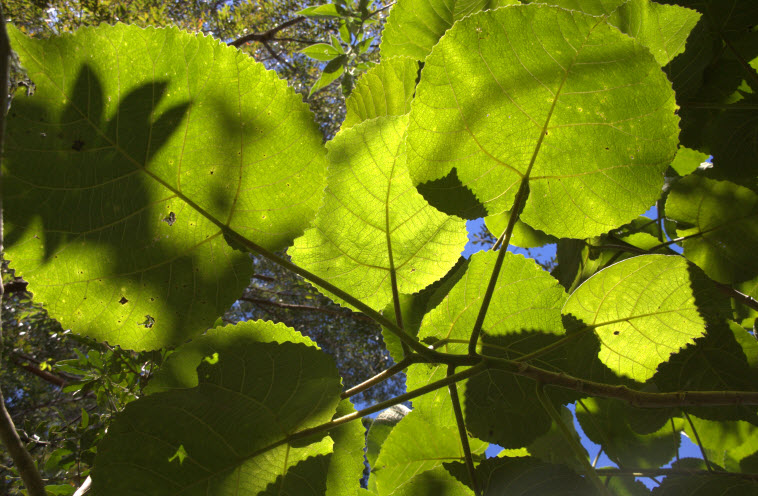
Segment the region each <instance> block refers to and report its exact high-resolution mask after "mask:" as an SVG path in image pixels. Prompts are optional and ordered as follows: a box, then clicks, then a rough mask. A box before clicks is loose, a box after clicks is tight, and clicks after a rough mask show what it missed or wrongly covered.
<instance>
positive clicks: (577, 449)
mask: <svg viewBox="0 0 758 496" xmlns="http://www.w3.org/2000/svg"><path fill="white" fill-rule="evenodd" d="M536 394H537V399H539V400H540V403H542V408H544V409H545V411H546V412H547V414H548V415H550V418H551V419H553V422H555V425H557V426H558V429H559V430H560V431H561V434H563V438H564V439H565V440H566V442H567V443H568V445H569V446H570V447H571V451H573V452H574V455H575V456H576V458H577V460H579V463H581V464H582V466H583V467H584V473H585V475H586V476H587V478H588V479H589V480H590V481H592V483H593V484H594V485H595V487H596V488H597V490H598V494H604V495H607V496H610V493H609V492H608V489H607V488H606V487H605V484H603V481H601V480H600V477H598V475H597V472H595V467H593V466H592V464H590V460H589V458H587V457H586V456H585V452H584V448H583V447H582V445H581V444H579V441H577V440H576V438H575V437H574V435H573V433H572V432H571V431H570V430H569V428H568V427H567V426H566V424H565V423H563V419H562V418H561V415H560V414H559V413H558V411H557V410H556V409H555V407H554V406H553V404H552V403H550V400H548V399H547V396H545V389H544V386H543V384H542V383H541V382H537V388H536Z"/></svg>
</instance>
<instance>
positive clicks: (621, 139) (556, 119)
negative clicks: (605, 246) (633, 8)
mask: <svg viewBox="0 0 758 496" xmlns="http://www.w3.org/2000/svg"><path fill="white" fill-rule="evenodd" d="M546 25H549V26H551V29H548V30H545V29H541V27H542V26H546ZM503 47H507V49H505V50H504V49H503ZM472 54H475V55H473V56H472ZM675 111H676V104H675V103H674V94H673V92H672V91H671V84H670V83H669V82H668V80H667V79H666V76H665V75H664V74H663V72H662V71H661V70H660V67H659V66H658V64H657V62H656V61H655V60H654V58H653V57H652V56H651V55H650V53H649V52H648V50H647V49H646V48H645V47H643V46H642V45H640V44H639V43H638V42H635V41H634V40H633V39H631V38H629V37H628V36H626V35H623V34H621V33H619V31H618V30H617V29H616V28H613V27H611V26H608V25H606V24H604V23H603V22H602V19H601V18H597V17H591V16H588V15H585V14H581V13H579V12H575V11H571V12H570V11H566V10H563V9H559V8H556V7H547V6H544V5H537V4H535V5H526V6H509V7H504V8H501V9H498V10H495V11H489V12H484V13H479V14H475V15H471V16H469V17H467V18H465V19H463V20H461V21H459V22H458V23H456V25H455V26H454V27H453V28H451V29H450V30H449V31H448V32H447V33H446V34H445V36H444V37H443V38H442V39H441V40H440V42H439V44H438V45H437V46H435V48H434V50H433V52H432V54H431V55H430V56H429V57H428V58H427V60H426V64H425V66H424V70H423V73H422V78H421V83H420V84H419V86H418V88H417V91H416V98H415V100H414V103H413V105H412V109H411V113H410V115H411V122H410V125H409V129H408V163H409V168H410V170H411V177H412V178H413V181H414V182H415V183H422V182H425V181H429V180H433V179H436V178H439V177H442V176H444V175H446V174H447V173H448V172H449V171H450V169H451V168H452V167H456V168H457V171H458V177H459V178H460V179H461V182H462V183H463V184H464V185H466V186H467V187H469V188H470V189H471V190H472V191H473V193H474V194H475V195H476V196H477V198H478V199H479V200H480V201H481V202H482V203H483V204H484V205H485V207H486V208H487V211H488V212H489V213H490V214H496V213H500V212H503V211H505V210H510V209H511V208H512V205H513V200H514V197H515V195H516V191H517V190H518V189H519V188H518V186H519V184H520V182H521V180H522V178H523V177H524V176H526V175H528V176H529V178H530V181H529V188H530V194H529V199H528V201H527V204H526V206H525V208H524V211H523V213H522V214H521V216H522V220H523V221H524V222H526V223H527V224H528V225H530V226H531V227H533V228H535V229H539V230H542V231H544V232H545V233H546V234H551V235H554V236H561V237H575V238H576V237H581V238H584V237H589V236H593V235H597V234H601V233H603V232H606V231H608V230H610V229H612V228H616V227H617V226H619V225H621V224H624V223H626V222H629V221H630V220H632V219H634V218H635V217H636V216H637V215H639V214H641V213H642V212H644V211H645V210H647V209H648V208H649V207H650V205H652V204H653V203H654V202H655V200H656V199H657V198H658V196H659V195H660V192H661V187H662V186H663V172H664V171H665V169H666V168H667V167H668V165H669V164H670V163H671V161H672V159H673V157H674V154H675V152H676V146H677V142H678V140H677V137H678V134H679V128H678V125H677V123H678V117H677V116H676V115H675Z"/></svg>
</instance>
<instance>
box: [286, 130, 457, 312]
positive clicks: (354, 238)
mask: <svg viewBox="0 0 758 496" xmlns="http://www.w3.org/2000/svg"><path fill="white" fill-rule="evenodd" d="M407 122H408V118H407V116H400V117H395V116H390V117H380V118H377V119H372V120H370V121H366V122H363V123H361V124H358V125H356V126H353V127H352V128H350V129H348V130H345V131H343V132H341V133H340V134H339V135H338V136H337V137H336V138H335V139H334V140H332V141H331V142H330V143H329V159H330V165H329V179H328V184H327V188H326V193H325V194H326V196H325V199H324V205H323V206H322V208H321V210H320V211H319V213H318V215H317V217H316V221H315V224H314V227H313V228H311V229H309V230H307V231H306V233H305V235H303V236H302V237H301V238H299V239H298V240H297V241H296V242H295V245H294V246H293V248H292V249H290V254H291V255H292V260H293V261H294V262H295V263H296V264H298V265H300V266H301V267H303V268H305V269H307V270H309V271H311V272H314V273H315V274H316V275H318V276H320V277H323V278H324V279H327V280H328V281H329V282H331V283H332V284H334V285H335V286H337V287H339V288H341V289H343V290H345V291H347V292H349V293H350V294H352V295H353V296H355V297H357V298H360V299H362V300H363V302H364V303H365V304H367V305H369V306H371V307H373V308H375V309H381V308H383V307H384V306H385V305H386V304H387V303H388V302H389V301H391V300H392V283H391V282H392V278H393V277H396V278H397V287H398V289H399V291H400V292H401V293H407V294H411V293H415V292H417V291H419V290H421V289H423V288H425V287H426V286H428V285H429V284H431V283H433V282H434V281H436V280H438V279H440V278H441V277H442V276H444V275H445V274H446V273H447V272H448V270H449V269H450V268H451V267H452V266H453V265H454V264H455V263H456V261H457V260H458V258H459V255H460V253H461V251H462V250H463V247H464V245H465V244H466V241H467V239H468V238H467V236H466V227H465V223H464V221H463V220H461V219H456V218H453V217H449V216H447V215H444V214H442V213H440V212H438V211H437V210H435V209H434V208H432V207H430V206H429V204H428V203H426V201H424V199H423V198H422V197H421V195H419V194H418V192H416V189H415V188H414V187H413V185H412V184H411V181H410V178H409V177H408V172H407V169H406V166H405V152H404V142H403V136H404V132H405V127H406V124H407ZM337 301H339V300H337Z"/></svg>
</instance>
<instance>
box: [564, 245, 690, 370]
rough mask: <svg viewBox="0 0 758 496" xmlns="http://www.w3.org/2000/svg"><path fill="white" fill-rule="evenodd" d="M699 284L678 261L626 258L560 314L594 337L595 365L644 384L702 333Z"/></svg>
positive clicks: (576, 295)
mask: <svg viewBox="0 0 758 496" xmlns="http://www.w3.org/2000/svg"><path fill="white" fill-rule="evenodd" d="M701 279H702V276H698V274H697V272H695V271H693V270H692V268H691V267H690V266H688V264H687V262H686V261H685V260H683V259H682V258H681V257H677V256H665V255H643V256H639V257H634V258H630V259H628V260H624V261H623V262H619V263H617V264H615V265H612V266H610V267H608V268H606V269H604V270H602V271H600V272H598V273H597V274H595V275H594V276H592V277H590V278H589V279H588V280H587V281H585V282H584V283H583V284H582V285H581V286H580V287H579V288H578V289H577V290H576V291H575V292H574V293H573V294H572V295H571V296H570V297H569V299H568V301H567V302H566V305H565V306H564V307H563V314H564V315H571V316H573V317H575V318H576V319H579V320H580V321H582V322H583V323H584V324H585V325H586V326H587V329H591V330H593V331H594V332H595V333H596V334H597V336H598V338H599V339H600V343H601V349H600V360H601V361H602V362H603V363H604V364H606V365H607V366H608V367H610V369H611V370H613V371H614V372H616V373H617V374H619V375H624V376H627V377H631V378H632V379H634V380H636V381H639V382H644V381H646V380H647V379H649V378H651V377H652V376H653V374H655V371H656V368H657V367H658V365H660V364H661V363H663V362H666V361H667V360H668V359H669V356H670V355H671V354H673V353H676V352H678V351H679V350H680V349H681V348H683V347H684V346H686V345H688V344H690V343H692V342H693V340H694V339H695V338H697V337H700V336H702V335H703V334H704V333H705V321H704V320H703V318H702V317H701V315H700V313H699V312H698V305H697V304H696V299H697V298H698V297H699V295H698V291H699V288H700V287H701V286H699V284H700V283H699V281H700V280H701ZM698 301H699V300H698ZM629 350H634V352H633V353H630V352H629Z"/></svg>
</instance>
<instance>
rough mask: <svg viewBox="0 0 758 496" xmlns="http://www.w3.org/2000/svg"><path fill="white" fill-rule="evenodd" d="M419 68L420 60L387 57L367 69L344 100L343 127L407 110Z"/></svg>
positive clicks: (403, 112) (402, 112)
mask: <svg viewBox="0 0 758 496" xmlns="http://www.w3.org/2000/svg"><path fill="white" fill-rule="evenodd" d="M418 71H419V65H418V62H417V61H416V60H415V59H412V58H410V57H393V58H388V59H384V60H382V62H381V63H380V64H379V65H377V66H374V67H372V68H371V69H369V70H368V71H366V73H365V74H363V75H362V76H361V77H360V79H358V82H357V83H356V85H355V88H353V92H352V93H350V97H349V98H348V99H347V100H346V101H345V107H347V109H346V114H345V121H344V122H343V123H342V129H347V128H349V127H352V126H354V125H355V124H358V123H359V122H363V121H365V120H366V119H373V118H374V117H381V116H384V115H403V114H407V113H408V112H409V111H410V110H411V101H412V100H413V95H414V94H415V93H416V81H417V80H418Z"/></svg>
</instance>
